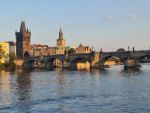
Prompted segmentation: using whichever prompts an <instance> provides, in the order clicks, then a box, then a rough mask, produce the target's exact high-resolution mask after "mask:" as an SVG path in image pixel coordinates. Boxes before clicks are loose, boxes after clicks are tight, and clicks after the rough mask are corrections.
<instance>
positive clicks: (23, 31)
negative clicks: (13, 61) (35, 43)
mask: <svg viewBox="0 0 150 113" xmlns="http://www.w3.org/2000/svg"><path fill="white" fill-rule="evenodd" d="M15 34H16V54H17V57H18V58H24V57H25V56H29V55H30V51H31V42H30V41H31V32H30V31H29V30H28V28H26V26H25V22H23V21H22V22H21V26H20V31H19V32H16V33H15Z"/></svg>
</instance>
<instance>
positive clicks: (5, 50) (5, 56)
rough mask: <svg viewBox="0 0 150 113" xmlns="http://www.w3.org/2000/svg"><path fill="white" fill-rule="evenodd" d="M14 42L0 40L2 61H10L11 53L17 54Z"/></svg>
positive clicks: (0, 60) (0, 59)
mask: <svg viewBox="0 0 150 113" xmlns="http://www.w3.org/2000/svg"><path fill="white" fill-rule="evenodd" d="M15 49H16V45H15V43H14V42H0V63H8V62H9V59H10V58H9V57H10V54H13V55H14V57H15V55H16V50H15Z"/></svg>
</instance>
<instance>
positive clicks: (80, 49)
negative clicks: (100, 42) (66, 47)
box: [76, 44, 91, 53]
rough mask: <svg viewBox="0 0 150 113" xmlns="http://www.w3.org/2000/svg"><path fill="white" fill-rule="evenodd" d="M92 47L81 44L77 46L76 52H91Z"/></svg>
mask: <svg viewBox="0 0 150 113" xmlns="http://www.w3.org/2000/svg"><path fill="white" fill-rule="evenodd" d="M90 52H91V49H90V47H89V46H83V45H82V44H80V45H79V46H78V47H77V48H76V53H90Z"/></svg>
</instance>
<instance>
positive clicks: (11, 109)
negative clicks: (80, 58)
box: [0, 64, 150, 113]
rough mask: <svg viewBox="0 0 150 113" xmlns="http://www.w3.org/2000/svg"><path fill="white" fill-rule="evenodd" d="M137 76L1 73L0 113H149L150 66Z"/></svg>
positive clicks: (116, 71)
mask: <svg viewBox="0 0 150 113" xmlns="http://www.w3.org/2000/svg"><path fill="white" fill-rule="evenodd" d="M142 67H143V68H141V71H139V72H123V71H122V69H123V66H113V67H112V68H109V69H107V71H99V70H92V71H32V72H22V71H20V72H19V71H18V72H3V71H2V72H0V113H150V64H143V65H142Z"/></svg>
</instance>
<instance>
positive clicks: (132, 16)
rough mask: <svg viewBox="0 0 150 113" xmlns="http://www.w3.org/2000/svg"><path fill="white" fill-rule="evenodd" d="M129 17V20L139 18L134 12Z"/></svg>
mask: <svg viewBox="0 0 150 113" xmlns="http://www.w3.org/2000/svg"><path fill="white" fill-rule="evenodd" d="M127 18H128V19H129V20H135V19H137V15H136V14H132V15H129V16H128V17H127Z"/></svg>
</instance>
